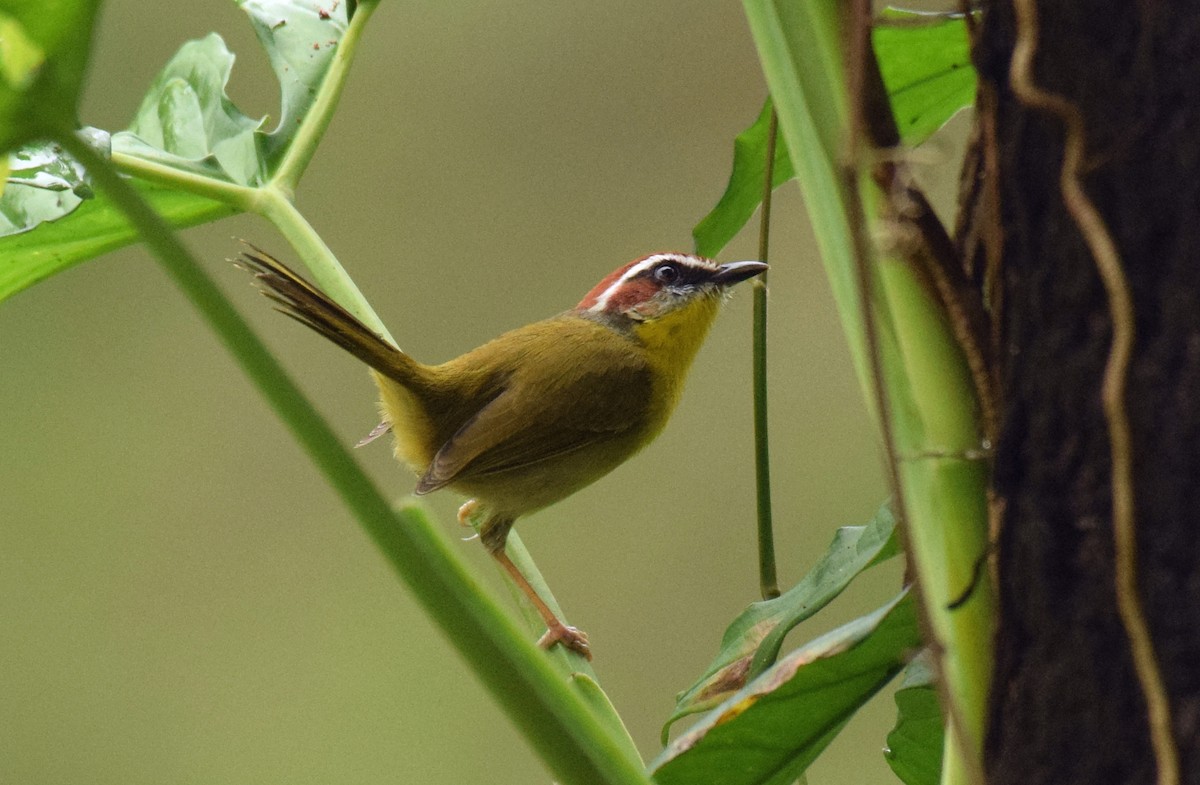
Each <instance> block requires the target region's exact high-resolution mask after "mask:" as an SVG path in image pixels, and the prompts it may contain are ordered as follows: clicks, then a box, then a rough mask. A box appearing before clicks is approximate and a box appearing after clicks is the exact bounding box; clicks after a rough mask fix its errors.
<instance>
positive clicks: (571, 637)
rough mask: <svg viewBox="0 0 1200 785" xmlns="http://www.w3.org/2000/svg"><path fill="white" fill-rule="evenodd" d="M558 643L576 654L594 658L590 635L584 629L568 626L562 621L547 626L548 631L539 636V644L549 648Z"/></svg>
mask: <svg viewBox="0 0 1200 785" xmlns="http://www.w3.org/2000/svg"><path fill="white" fill-rule="evenodd" d="M556 643H561V644H562V645H563V646H566V647H567V648H568V649H570V650H571V651H573V652H575V653H576V654H579V655H582V656H583V657H584V658H586V659H588V660H591V659H592V649H591V647H590V646H588V636H587V633H586V632H584V631H583V630H578V629H576V628H574V627H568V626H567V625H565V624H563V623H562V622H555V623H554V624H551V625H550V627H549V628H547V630H546V633H545V634H544V635H542V637H540V638H538V646H541V647H542V648H543V649H549V648H550V647H552V646H553V645H554V644H556Z"/></svg>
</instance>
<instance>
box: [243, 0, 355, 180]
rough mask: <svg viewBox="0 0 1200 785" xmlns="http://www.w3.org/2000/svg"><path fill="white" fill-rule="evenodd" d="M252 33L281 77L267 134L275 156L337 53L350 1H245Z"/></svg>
mask: <svg viewBox="0 0 1200 785" xmlns="http://www.w3.org/2000/svg"><path fill="white" fill-rule="evenodd" d="M239 5H240V6H241V7H242V10H243V11H245V12H246V13H247V14H249V15H250V21H251V23H252V24H253V25H254V32H255V34H256V35H257V36H258V40H259V41H260V42H262V45H263V48H264V49H266V51H267V58H268V59H269V60H270V61H271V68H272V69H273V70H274V71H275V77H276V78H277V79H278V80H279V89H280V95H281V101H280V111H279V124H278V125H277V126H276V127H275V130H274V131H272V132H271V133H270V134H269V135H268V137H269V138H268V141H267V155H268V158H269V160H270V161H271V162H272V163H274V162H275V160H276V156H277V155H278V154H279V153H280V152H281V151H282V150H283V149H284V148H285V147H286V146H287V144H288V143H289V142H291V140H292V138H293V137H294V136H295V133H296V128H297V127H298V126H299V125H300V121H301V120H302V119H303V118H304V116H305V115H306V114H307V113H308V110H309V108H311V106H312V102H313V99H314V97H315V96H316V93H317V91H316V90H315V89H313V87H314V85H317V84H320V82H321V80H322V79H324V77H325V72H326V71H328V70H329V64H330V63H331V62H332V61H333V58H334V55H336V54H337V50H338V46H339V45H340V44H341V40H342V37H343V36H344V35H345V34H346V26H347V24H348V18H347V11H348V9H349V8H350V3H349V2H345V3H339V2H336V1H334V2H331V1H330V0H307V1H305V0H241V2H240V3H239Z"/></svg>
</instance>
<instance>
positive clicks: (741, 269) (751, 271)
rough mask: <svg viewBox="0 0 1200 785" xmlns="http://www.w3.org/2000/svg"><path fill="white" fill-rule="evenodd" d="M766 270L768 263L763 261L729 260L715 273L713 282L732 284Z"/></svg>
mask: <svg viewBox="0 0 1200 785" xmlns="http://www.w3.org/2000/svg"><path fill="white" fill-rule="evenodd" d="M766 271H767V265H766V264H764V263H762V262H729V263H728V264H723V265H721V266H720V267H719V268H718V269H717V272H716V274H715V275H713V282H714V283H719V284H721V285H722V286H732V285H733V284H735V283H739V282H741V281H744V280H746V279H747V278H753V277H754V276H756V275H758V274H759V273H764V272H766Z"/></svg>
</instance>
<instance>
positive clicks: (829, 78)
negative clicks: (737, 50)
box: [744, 0, 994, 783]
mask: <svg viewBox="0 0 1200 785" xmlns="http://www.w3.org/2000/svg"><path fill="white" fill-rule="evenodd" d="M744 2H745V7H746V12H747V16H748V18H749V20H750V27H751V32H752V34H753V35H754V39H755V42H756V44H757V46H758V49H759V54H760V57H761V59H762V64H763V71H764V73H765V75H766V77H767V83H768V85H769V86H770V89H771V97H772V100H773V101H774V103H775V107H776V110H777V112H778V114H779V124H780V130H781V132H782V134H783V138H784V140H785V142H786V143H787V145H788V150H789V152H790V154H791V158H792V161H793V163H794V165H795V167H796V172H797V178H798V179H799V181H800V185H801V189H802V191H803V193H804V199H805V205H806V207H807V209H808V212H809V215H810V217H811V220H812V223H813V227H814V230H815V232H816V235H817V240H818V244H819V245H820V248H821V254H822V260H823V262H824V264H825V267H826V271H827V274H828V276H829V279H830V283H831V285H832V288H833V292H834V297H835V299H836V301H837V304H838V309H839V312H840V315H841V318H842V324H843V328H844V330H845V332H846V335H847V339H848V341H849V344H850V350H851V355H852V357H853V358H854V362H855V367H856V370H857V371H858V374H859V380H860V384H861V386H862V389H863V391H864V393H865V394H866V396H867V401H868V406H869V407H870V408H871V410H872V412H873V414H874V415H875V416H876V419H877V421H879V422H881V423H883V422H885V421H886V422H887V423H888V425H889V427H888V428H887V429H886V430H887V431H888V433H890V435H891V438H892V443H891V444H890V446H889V449H888V452H889V454H891V455H893V456H895V457H896V458H897V460H896V462H895V464H894V465H893V467H892V471H893V472H894V475H895V477H896V480H897V486H898V487H897V490H898V491H899V493H898V498H899V499H901V500H902V502H903V509H902V510H898V513H899V514H900V518H901V519H902V520H903V522H904V524H905V532H906V537H907V543H908V552H909V555H910V557H911V559H912V566H913V568H914V570H915V573H916V575H917V580H918V582H919V584H920V588H921V593H920V596H921V598H922V601H923V604H924V616H925V619H926V620H927V622H928V627H929V630H930V636H931V637H932V640H931V641H930V643H931V644H932V648H933V649H934V651H935V652H937V653H939V654H940V656H939V658H938V664H939V671H940V673H939V675H940V677H941V680H942V686H943V695H944V697H945V699H946V709H947V713H948V722H950V723H951V725H952V727H951V729H950V730H951V733H949V734H948V736H947V737H948V738H953V739H957V741H958V743H955V744H952V745H950V746H949V747H948V748H947V750H946V756H947V764H946V765H945V766H944V767H943V778H944V779H943V781H944V782H946V783H962V782H965V781H967V780H968V779H969V775H970V774H971V773H972V772H978V771H979V770H980V746H981V744H982V739H983V729H984V720H985V718H986V710H987V705H986V701H987V694H988V686H989V678H990V673H991V646H992V632H993V623H994V621H993V607H992V595H991V587H990V582H989V580H988V576H987V575H986V572H985V573H984V574H983V575H982V576H974V575H973V572H974V565H975V564H976V563H977V562H978V560H979V559H980V558H981V557H982V556H983V554H984V553H985V552H986V548H987V544H986V531H987V525H986V482H987V474H986V469H985V466H984V465H983V464H982V463H980V462H979V461H978V460H972V458H971V457H970V456H971V455H972V454H976V453H978V447H979V443H978V442H979V431H978V428H977V425H976V423H975V421H974V417H973V412H974V410H975V401H974V394H973V388H972V386H971V381H970V376H969V373H968V371H967V367H966V363H965V360H964V358H963V356H962V353H961V351H960V350H959V348H958V346H957V344H956V343H955V341H954V338H953V336H952V335H951V333H950V330H949V329H948V326H947V323H946V321H945V319H944V318H943V316H942V314H941V311H940V308H939V306H938V304H937V303H936V302H935V301H934V300H933V298H931V297H930V296H929V294H928V292H927V291H926V289H925V288H924V287H923V285H922V284H921V282H920V280H919V279H918V277H917V274H916V273H915V271H914V270H913V268H912V267H911V265H910V264H908V263H907V262H906V261H905V260H901V259H897V258H890V257H889V256H888V255H887V254H886V253H881V252H880V251H879V250H878V249H870V248H867V249H865V258H863V256H862V254H861V253H860V250H859V249H858V248H856V236H857V237H860V238H861V237H862V236H863V235H856V232H861V231H863V230H864V227H863V226H862V225H861V224H862V221H863V220H865V222H866V225H867V227H870V226H872V225H873V224H875V222H877V220H878V217H879V215H880V207H881V205H883V204H884V203H885V202H884V201H883V200H885V199H886V198H887V195H886V194H882V193H880V191H879V190H878V188H877V187H875V186H874V185H873V183H872V182H871V181H870V178H868V177H866V176H865V174H866V173H865V171H860V172H859V173H858V174H857V175H856V176H854V177H851V178H849V179H848V178H847V177H845V176H843V174H842V170H843V167H844V165H845V161H846V160H847V157H848V156H849V155H850V153H851V151H850V150H849V147H848V145H847V139H848V138H849V133H848V132H849V126H850V111H849V107H850V101H851V96H850V94H849V90H848V87H847V79H846V73H845V65H844V64H845V63H847V62H848V59H847V52H846V51H845V46H844V44H843V42H844V41H845V40H847V39H846V37H845V36H844V31H843V28H842V24H843V22H842V19H841V16H840V13H841V12H842V11H843V10H844V9H845V4H844V3H840V2H838V1H837V0H802V1H797V0H744ZM869 155H870V153H867V155H866V156H864V157H869ZM860 183H861V185H859V184H860ZM860 197H861V198H860ZM866 231H867V232H869V228H868V229H866ZM860 265H862V266H861V267H860ZM860 271H863V272H865V273H866V275H867V276H869V279H868V281H867V282H868V284H869V286H868V287H866V289H865V291H866V292H867V293H868V294H869V298H870V299H869V302H868V303H867V304H866V305H865V307H864V304H863V302H862V300H861V296H862V294H863V292H864V288H863V287H862V286H861V285H860V280H859V278H858V274H859V272H860ZM868 319H871V320H874V322H873V325H874V329H873V330H872V331H871V332H872V335H873V340H871V341H868V340H867V329H866V327H867V325H868ZM873 368H877V369H879V371H880V378H875V374H874V373H872V369H873ZM876 385H880V386H881V388H882V397H881V398H879V399H876V397H875V394H874V392H873V391H875V390H876ZM880 401H882V406H884V407H885V408H886V410H885V411H880V405H881V404H880ZM885 418H887V419H886V420H885ZM976 577H978V580H975V578H976ZM973 580H974V581H975V582H974V583H973ZM964 596H965V597H967V599H966V601H965V602H963V603H961V604H960V605H957V606H955V607H953V608H951V606H952V605H953V604H954V601H955V600H958V599H961V598H962V597H964Z"/></svg>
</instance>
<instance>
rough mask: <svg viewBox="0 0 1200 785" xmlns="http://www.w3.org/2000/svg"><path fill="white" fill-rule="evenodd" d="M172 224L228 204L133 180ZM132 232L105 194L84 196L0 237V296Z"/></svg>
mask: <svg viewBox="0 0 1200 785" xmlns="http://www.w3.org/2000/svg"><path fill="white" fill-rule="evenodd" d="M134 185H135V187H136V188H137V189H138V191H140V192H141V194H142V196H143V197H144V198H146V199H147V200H148V201H149V202H150V204H151V205H152V206H153V207H154V209H155V210H157V211H158V212H159V214H160V215H162V216H163V218H165V219H166V220H167V221H168V222H169V223H170V224H171V225H172V226H176V227H186V226H195V225H196V224H201V223H204V222H206V221H211V220H213V219H216V218H221V217H224V216H226V215H232V214H233V209H232V208H230V207H229V206H227V205H224V204H221V203H220V202H214V201H212V200H210V199H205V198H203V197H200V196H194V195H192V194H187V193H183V192H182V191H173V190H170V189H165V188H158V187H156V186H153V185H150V184H147V183H141V182H135V183H134ZM136 239H137V232H136V231H135V230H134V229H133V227H131V226H130V225H129V223H128V222H127V221H126V220H125V218H124V216H123V215H122V214H121V212H120V211H119V210H117V209H116V207H114V206H113V205H112V204H111V203H110V202H109V201H108V200H106V199H89V200H87V201H85V202H84V203H83V204H82V205H81V206H80V207H79V209H77V210H76V211H75V212H73V213H71V214H70V215H69V216H67V217H65V218H63V219H61V220H59V221H53V222H50V223H44V224H42V225H41V226H39V227H38V228H37V229H36V230H35V231H32V232H25V233H23V234H17V235H11V236H9V237H4V238H0V302H2V301H4V300H5V299H7V298H9V297H11V296H12V295H13V294H15V293H17V292H19V291H21V290H22V289H25V288H28V287H30V286H32V285H33V284H35V283H37V282H38V281H41V280H43V279H45V278H49V277H50V276H52V275H54V274H56V273H59V272H62V271H63V270H65V269H67V268H68V267H71V266H73V265H75V264H78V263H79V262H82V261H84V260H86V259H91V258H92V257H95V256H99V255H100V254H103V253H108V252H109V251H112V250H114V249H116V248H120V247H122V246H124V245H128V244H129V243H132V242H134V241H135V240H136Z"/></svg>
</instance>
